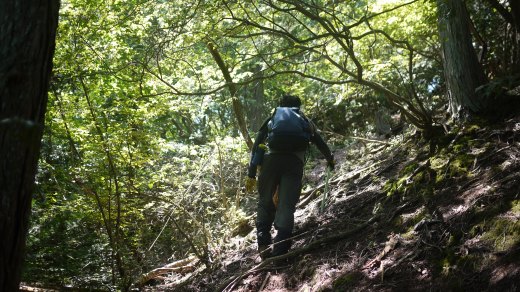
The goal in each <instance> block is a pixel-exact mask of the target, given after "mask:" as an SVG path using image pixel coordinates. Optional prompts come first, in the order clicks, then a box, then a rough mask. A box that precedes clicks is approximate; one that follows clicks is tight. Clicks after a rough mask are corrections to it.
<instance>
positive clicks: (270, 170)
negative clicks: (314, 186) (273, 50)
mask: <svg viewBox="0 0 520 292" xmlns="http://www.w3.org/2000/svg"><path fill="white" fill-rule="evenodd" d="M300 106H301V100H300V98H299V97H297V96H292V95H284V96H283V97H282V98H281V100H280V103H279V107H277V108H276V109H275V111H274V113H273V115H272V116H271V117H270V118H268V119H267V120H266V121H265V122H264V123H263V125H262V126H261V127H260V130H259V131H258V135H257V137H256V140H255V143H254V145H253V149H252V155H251V162H250V163H249V168H248V178H247V179H246V190H247V191H248V192H252V191H253V189H254V187H255V185H256V172H257V166H259V165H260V164H261V170H260V174H259V177H258V193H259V197H258V206H257V218H256V232H257V242H258V252H259V253H260V256H261V258H262V260H264V259H266V258H268V257H271V256H279V255H283V254H285V253H287V252H288V251H289V249H290V247H291V243H292V242H291V240H290V238H291V237H292V231H293V226H294V212H295V210H296V203H298V200H299V198H300V193H301V188H302V176H303V166H304V159H305V157H304V156H305V153H306V151H307V148H308V146H309V142H312V143H314V144H315V145H316V146H317V147H318V149H319V150H320V152H321V153H322V154H323V155H324V156H325V158H326V159H327V167H329V168H330V169H331V170H333V169H334V157H333V156H332V153H331V152H330V149H329V147H328V146H327V144H326V143H325V142H324V141H323V138H322V137H321V136H320V135H319V134H318V132H317V130H316V126H315V125H314V123H312V121H310V120H309V119H308V118H306V117H305V116H304V115H303V113H302V112H301V111H300ZM266 145H267V147H266ZM264 152H265V155H264ZM275 193H276V194H277V196H275ZM273 196H275V199H274V200H273ZM276 197H277V198H276ZM273 223H274V227H275V229H276V230H277V234H276V237H275V238H274V245H273V248H272V250H271V248H270V245H271V244H272V239H271V226H272V225H273Z"/></svg>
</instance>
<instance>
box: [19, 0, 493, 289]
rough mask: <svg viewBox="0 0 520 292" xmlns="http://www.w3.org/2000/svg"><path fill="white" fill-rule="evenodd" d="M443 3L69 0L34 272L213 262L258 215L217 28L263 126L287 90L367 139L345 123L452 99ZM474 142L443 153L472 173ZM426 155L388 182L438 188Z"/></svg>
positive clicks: (330, 124)
mask: <svg viewBox="0 0 520 292" xmlns="http://www.w3.org/2000/svg"><path fill="white" fill-rule="evenodd" d="M432 2H433V1H426V2H424V1H416V2H413V3H407V4H406V3H405V2H404V1H383V2H381V1H375V0H360V1H346V2H345V1H344V2H341V1H340V2H338V1H332V2H331V1H313V2H312V3H311V2H309V1H281V2H271V1H268V2H258V1H211V0H208V1H182V2H181V1H160V0H156V1H136V0H131V1H119V0H117V1H109V2H107V1H99V0H68V1H63V2H62V7H61V11H60V13H61V15H60V24H59V31H58V36H57V48H56V54H55V59H54V75H53V79H52V83H51V88H50V96H49V104H48V112H47V116H46V128H45V134H44V139H43V143H42V150H41V158H40V164H39V173H38V177H37V190H36V194H35V198H34V200H33V215H32V220H31V222H32V227H31V229H30V231H29V242H28V260H27V268H26V271H25V275H24V279H25V281H28V282H44V283H52V284H55V285H73V286H77V287H91V288H100V287H102V288H104V289H106V288H107V287H109V288H110V289H120V290H125V289H128V287H129V286H130V284H131V283H132V282H133V281H135V279H136V278H137V277H138V276H139V275H141V274H142V273H144V272H146V271H148V270H150V269H152V268H155V267H157V266H158V265H160V264H162V263H165V262H166V261H168V260H172V259H181V258H184V257H186V256H187V255H189V254H196V255H197V256H198V257H200V258H201V260H202V261H206V262H210V261H212V260H213V259H214V257H215V254H217V253H218V251H219V249H220V248H222V243H224V242H226V240H227V239H228V238H229V236H231V235H233V234H234V232H236V230H237V229H236V228H237V226H245V225H247V224H245V223H247V221H248V220H249V218H250V215H251V214H252V210H253V202H252V201H253V200H252V198H247V197H243V193H242V185H241V180H242V178H243V177H244V176H245V165H246V164H247V162H248V158H249V154H248V153H247V150H246V148H245V145H243V141H242V140H240V139H239V138H237V136H238V127H237V125H236V122H235V118H236V116H235V114H236V111H234V110H233V108H232V105H233V104H232V100H231V96H230V95H229V93H228V91H226V90H224V89H226V85H227V84H226V81H225V80H224V78H223V77H222V72H221V71H220V70H219V67H218V66H217V64H215V60H214V59H213V58H212V56H211V54H210V53H209V51H208V49H207V46H206V44H207V42H209V41H211V42H212V43H214V44H215V45H216V46H217V48H218V50H219V52H220V54H221V55H222V57H223V59H224V62H225V63H226V65H227V67H228V68H229V71H230V72H229V74H230V75H231V78H232V79H233V82H234V83H235V84H236V86H237V88H238V92H237V95H238V96H237V97H238V99H239V100H240V101H241V103H242V104H243V105H244V106H245V107H246V111H245V112H246V113H247V114H248V116H247V119H248V120H249V121H250V125H249V130H251V131H254V130H256V127H257V126H258V125H253V121H255V120H259V119H264V118H266V117H267V116H268V115H269V113H270V111H271V108H273V107H275V106H276V105H277V101H278V98H279V97H280V96H281V95H282V94H284V93H292V94H296V95H299V96H301V97H302V99H303V101H304V110H305V112H306V113H308V116H310V117H311V118H312V119H313V120H314V121H315V122H316V123H317V125H318V126H319V128H320V129H322V130H323V131H324V133H325V134H326V135H329V134H336V135H337V134H340V135H338V136H340V137H342V138H341V139H340V138H336V139H337V141H339V142H340V143H347V144H348V143H350V144H349V146H352V147H355V145H354V144H355V143H357V142H351V141H350V140H348V141H347V139H346V138H345V137H344V136H346V135H355V136H365V135H369V133H370V131H373V130H374V123H375V122H374V121H375V119H376V116H377V115H378V114H379V113H380V112H383V113H395V112H396V110H397V109H400V113H401V114H403V115H405V116H406V117H407V118H408V122H409V123H415V124H417V125H418V126H426V125H427V124H428V123H432V122H433V120H432V115H433V114H434V111H435V110H434V109H435V108H439V105H442V104H443V103H444V102H445V100H444V98H443V97H442V95H441V94H440V90H439V89H440V88H441V87H442V86H443V77H442V74H441V71H440V70H441V63H440V56H439V55H438V52H439V44H438V39H437V32H436V29H435V27H436V16H435V7H434V6H433V3H432ZM311 4H312V5H311ZM475 5H476V4H475ZM479 17H481V18H485V16H483V15H479ZM494 21H496V20H494ZM481 22H484V19H480V18H479V23H481ZM493 52H494V53H493V54H498V51H496V50H495V51H493ZM490 86H491V85H490ZM491 89H492V88H491V87H488V88H487V89H486V90H491ZM256 123H258V121H256ZM466 142H467V143H466ZM470 142H471V141H466V140H461V141H460V143H458V144H456V145H455V146H454V147H453V149H454V151H455V154H454V155H448V154H446V153H442V154H439V155H438V156H437V157H434V158H432V161H431V162H432V168H433V169H434V170H437V169H441V168H444V167H445V166H446V164H447V162H446V161H448V160H449V159H450V158H451V160H449V161H450V163H449V164H450V171H448V172H446V171H444V172H441V173H445V174H446V175H449V176H450V177H453V176H457V175H463V174H465V173H467V172H468V169H469V167H470V165H471V163H472V159H473V156H471V155H469V154H463V153H465V152H466V151H467V145H470ZM313 151H314V152H311V155H317V154H316V153H315V150H313ZM356 159H360V157H353V158H352V161H354V162H355V161H358V160H356ZM354 162H352V165H353V164H354ZM418 166H419V165H418V164H417V163H414V162H412V163H410V164H409V165H408V166H407V167H406V168H405V169H403V170H402V171H401V173H400V174H399V179H398V180H396V181H392V182H388V183H387V185H386V186H385V191H386V192H387V193H388V194H389V196H392V195H394V194H406V193H407V191H408V190H410V189H413V190H414V191H416V192H417V194H419V195H420V196H423V197H428V196H432V194H431V189H429V187H428V185H429V184H431V183H432V180H431V177H430V173H429V172H426V171H422V172H420V173H418V174H416V175H414V176H413V177H410V176H411V174H412V173H413V172H414V171H415V170H416V169H417V167H418ZM437 182H439V181H437ZM348 277H349V276H348V275H347V276H346V278H345V279H344V280H345V281H346V282H348V281H349V280H348ZM346 282H345V283H340V282H338V283H337V285H339V286H338V287H343V286H345V285H346V286H348V285H347V283H346Z"/></svg>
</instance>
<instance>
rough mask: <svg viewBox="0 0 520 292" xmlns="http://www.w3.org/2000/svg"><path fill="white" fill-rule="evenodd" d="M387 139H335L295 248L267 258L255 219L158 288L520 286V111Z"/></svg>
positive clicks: (304, 210) (300, 217)
mask: <svg viewBox="0 0 520 292" xmlns="http://www.w3.org/2000/svg"><path fill="white" fill-rule="evenodd" d="M387 142H388V144H383V143H370V142H363V141H360V142H359V145H351V146H350V147H349V148H348V149H338V150H336V151H335V156H336V158H337V160H338V167H337V170H336V171H335V172H334V174H333V176H332V177H331V179H330V195H329V198H330V200H329V201H328V204H327V207H326V209H325V211H324V212H323V213H320V212H319V209H320V203H321V198H322V197H321V193H322V192H323V189H324V185H323V180H324V175H323V173H324V166H323V164H317V163H315V162H309V163H310V164H308V166H310V167H311V169H310V170H308V171H306V174H305V180H306V182H307V184H308V185H309V186H312V187H314V189H313V188H311V187H309V188H308V189H306V190H305V191H304V193H303V194H302V198H301V201H300V207H299V208H298V210H297V213H296V222H297V223H296V227H295V238H294V245H293V249H292V250H291V252H290V253H289V254H287V255H286V256H284V257H283V258H281V259H280V258H278V259H272V260H268V261H265V262H261V261H260V259H259V257H258V256H257V254H256V244H255V235H254V231H252V232H249V233H248V234H246V235H244V236H240V235H237V236H235V237H233V238H230V239H229V240H228V244H227V247H226V248H223V252H222V254H220V255H219V256H218V258H215V259H214V261H213V266H212V267H211V268H205V269H199V270H196V271H195V272H193V273H192V274H188V275H186V274H183V275H180V274H175V273H172V274H170V275H169V276H168V277H166V278H164V279H163V280H162V281H158V282H155V283H152V286H148V288H147V290H148V289H149V290H152V291H160V290H165V291H222V290H223V291H407V290H433V291H452V290H459V291H471V290H478V291H482V290H488V291H518V290H520V223H519V221H518V219H519V218H520V172H519V170H520V149H519V148H520V117H515V118H510V119H507V120H506V121H504V122H501V123H499V124H498V125H493V126H488V125H485V124H481V125H479V124H478V123H470V124H468V125H466V126H465V127H462V128H458V129H457V128H454V129H452V130H451V131H450V132H449V134H447V135H446V136H444V137H443V138H440V139H438V140H435V141H433V142H432V143H429V142H428V143H426V142H425V140H424V139H422V138H421V137H420V136H419V134H414V133H410V132H408V133H407V134H404V135H400V136H397V137H394V138H393V139H390V140H388V141H387ZM312 163H315V164H312ZM252 220H253V219H251V222H249V223H250V224H252V223H253V222H252Z"/></svg>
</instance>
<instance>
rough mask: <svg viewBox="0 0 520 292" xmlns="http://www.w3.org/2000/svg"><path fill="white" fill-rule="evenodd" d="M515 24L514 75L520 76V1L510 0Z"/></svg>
mask: <svg viewBox="0 0 520 292" xmlns="http://www.w3.org/2000/svg"><path fill="white" fill-rule="evenodd" d="M509 6H510V7H511V14H512V15H513V22H514V35H513V43H514V48H513V62H514V63H513V70H512V73H513V74H520V1H518V0H509Z"/></svg>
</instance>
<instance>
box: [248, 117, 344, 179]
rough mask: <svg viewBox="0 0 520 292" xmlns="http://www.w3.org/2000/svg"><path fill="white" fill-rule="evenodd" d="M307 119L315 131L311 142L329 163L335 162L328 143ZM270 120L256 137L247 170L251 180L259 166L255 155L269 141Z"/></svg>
mask: <svg viewBox="0 0 520 292" xmlns="http://www.w3.org/2000/svg"><path fill="white" fill-rule="evenodd" d="M305 119H307V121H308V122H309V123H310V124H311V128H312V129H313V133H312V135H311V139H310V141H311V142H312V143H313V144H314V145H316V147H318V150H320V152H321V153H322V154H323V155H324V156H325V158H326V159H327V161H332V160H334V157H333V156H332V153H331V152H330V149H329V146H327V143H325V141H324V140H323V138H322V137H321V136H320V134H319V133H318V131H317V128H316V126H315V125H314V123H313V122H312V121H311V120H309V119H308V118H306V117H305ZM270 120H271V118H268V119H267V120H265V122H264V123H263V124H262V126H261V127H260V130H258V134H257V135H256V139H255V143H254V144H253V149H252V150H251V160H250V162H249V167H248V170H247V175H248V176H249V177H251V178H255V177H256V169H257V165H256V164H254V163H253V158H254V155H255V153H257V151H258V149H259V145H260V144H263V143H265V142H266V140H267V135H268V132H269V130H268V128H267V124H268V123H269V121H270ZM289 154H290V153H289ZM294 154H295V155H298V154H297V153H294Z"/></svg>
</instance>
